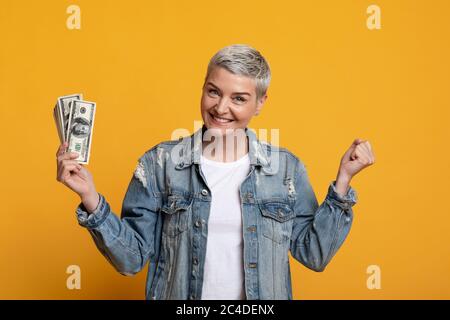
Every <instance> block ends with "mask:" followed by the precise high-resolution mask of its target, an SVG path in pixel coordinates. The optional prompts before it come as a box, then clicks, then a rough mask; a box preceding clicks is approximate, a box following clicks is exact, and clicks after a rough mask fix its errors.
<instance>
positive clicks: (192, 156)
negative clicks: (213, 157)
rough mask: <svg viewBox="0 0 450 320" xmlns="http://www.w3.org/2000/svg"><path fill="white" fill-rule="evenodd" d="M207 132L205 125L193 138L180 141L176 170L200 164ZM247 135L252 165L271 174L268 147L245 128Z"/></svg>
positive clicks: (251, 131)
mask: <svg viewBox="0 0 450 320" xmlns="http://www.w3.org/2000/svg"><path fill="white" fill-rule="evenodd" d="M206 130H207V128H206V126H205V125H204V124H203V126H202V128H200V129H198V130H197V131H196V132H194V133H193V134H192V135H191V136H189V137H185V138H183V139H182V140H181V141H180V143H181V144H182V145H181V146H180V147H181V150H180V151H181V152H180V157H178V161H177V163H176V167H175V168H176V169H183V168H185V167H188V166H191V165H192V164H193V163H195V164H199V163H200V156H201V154H202V145H203V144H202V141H203V134H204V132H205V131H206ZM245 134H246V135H247V138H248V150H249V151H248V153H249V159H250V165H252V166H261V167H262V168H265V171H266V173H267V174H270V171H271V170H270V166H271V160H270V157H269V155H268V145H267V144H266V143H262V142H261V141H260V140H258V138H257V137H256V134H255V133H254V131H253V130H251V129H248V128H245Z"/></svg>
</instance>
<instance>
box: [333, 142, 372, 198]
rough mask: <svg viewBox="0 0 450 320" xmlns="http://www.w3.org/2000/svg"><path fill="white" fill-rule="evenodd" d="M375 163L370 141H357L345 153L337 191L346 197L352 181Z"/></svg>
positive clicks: (338, 176) (339, 172)
mask: <svg viewBox="0 0 450 320" xmlns="http://www.w3.org/2000/svg"><path fill="white" fill-rule="evenodd" d="M374 163H375V155H374V154H373V151H372V146H371V145H370V143H369V141H365V140H362V139H355V141H353V143H352V145H351V146H350V148H348V150H347V151H346V152H345V153H344V155H343V156H342V159H341V163H340V165H339V171H338V174H337V178H336V190H337V192H338V193H339V194H341V195H344V194H345V193H346V192H347V190H348V185H349V183H350V180H351V179H352V178H353V177H354V176H355V175H356V174H357V173H358V172H360V171H361V170H362V169H364V168H366V167H368V166H370V165H372V164H374Z"/></svg>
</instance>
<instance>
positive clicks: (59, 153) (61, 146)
mask: <svg viewBox="0 0 450 320" xmlns="http://www.w3.org/2000/svg"><path fill="white" fill-rule="evenodd" d="M67 146H68V143H67V142H64V143H62V144H61V145H60V146H59V148H58V151H56V157H59V156H60V155H62V154H63V153H64V152H66V149H67Z"/></svg>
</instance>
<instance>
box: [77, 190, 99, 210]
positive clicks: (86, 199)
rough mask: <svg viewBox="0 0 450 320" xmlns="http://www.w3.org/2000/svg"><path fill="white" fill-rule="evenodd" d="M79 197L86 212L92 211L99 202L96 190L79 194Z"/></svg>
mask: <svg viewBox="0 0 450 320" xmlns="http://www.w3.org/2000/svg"><path fill="white" fill-rule="evenodd" d="M80 198H81V202H82V203H83V206H84V207H85V208H86V210H87V212H88V213H92V212H94V211H95V209H96V208H97V206H98V203H99V202H100V195H99V194H98V192H97V191H93V192H90V193H88V194H86V195H81V196H80Z"/></svg>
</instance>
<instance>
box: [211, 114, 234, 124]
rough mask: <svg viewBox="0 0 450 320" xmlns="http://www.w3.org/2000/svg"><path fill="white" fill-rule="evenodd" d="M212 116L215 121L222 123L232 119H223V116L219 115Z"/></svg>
mask: <svg viewBox="0 0 450 320" xmlns="http://www.w3.org/2000/svg"><path fill="white" fill-rule="evenodd" d="M212 117H213V118H214V120H216V121H217V122H222V123H227V122H231V121H233V120H228V119H223V118H219V117H216V116H214V115H213V116H212Z"/></svg>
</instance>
